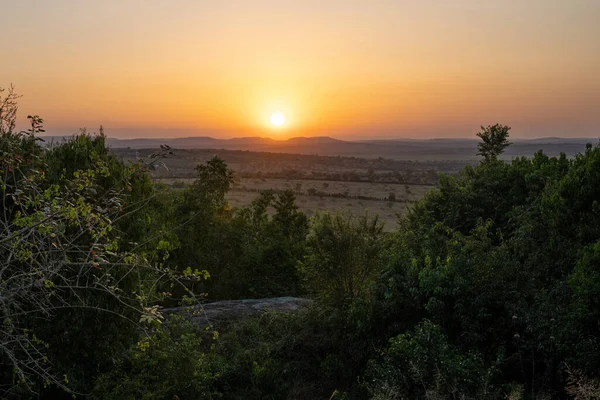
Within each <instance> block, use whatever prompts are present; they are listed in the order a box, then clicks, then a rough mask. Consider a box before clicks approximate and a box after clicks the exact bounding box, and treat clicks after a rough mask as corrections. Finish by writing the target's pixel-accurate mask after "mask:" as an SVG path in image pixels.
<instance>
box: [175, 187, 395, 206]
mask: <svg viewBox="0 0 600 400" xmlns="http://www.w3.org/2000/svg"><path fill="white" fill-rule="evenodd" d="M172 186H173V187H176V188H180V189H181V188H183V187H185V184H183V182H181V183H178V182H174V183H173V184H172ZM269 190H270V191H272V192H273V193H278V194H282V193H284V192H287V191H288V190H289V189H288V190H277V189H269ZM231 191H237V192H249V193H264V192H266V191H265V190H264V189H257V188H249V187H247V186H245V185H242V186H238V187H234V188H233V189H231ZM292 193H294V194H295V195H306V196H316V197H321V198H322V197H333V198H338V199H354V200H374V201H385V202H391V203H404V202H406V200H405V199H399V198H396V194H395V193H390V194H389V195H388V196H386V197H376V196H365V195H351V194H350V192H349V191H346V192H323V191H321V190H317V189H315V188H309V189H308V190H306V191H305V192H304V191H301V190H294V191H292Z"/></svg>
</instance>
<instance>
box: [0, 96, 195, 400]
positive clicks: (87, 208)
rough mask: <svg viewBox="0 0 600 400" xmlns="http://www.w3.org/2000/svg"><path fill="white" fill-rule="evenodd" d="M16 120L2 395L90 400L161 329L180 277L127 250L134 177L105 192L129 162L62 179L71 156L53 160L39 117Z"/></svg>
mask: <svg viewBox="0 0 600 400" xmlns="http://www.w3.org/2000/svg"><path fill="white" fill-rule="evenodd" d="M11 93H12V92H11ZM13 97H14V95H13ZM0 104H3V105H4V106H6V104H9V106H10V107H15V109H16V103H14V104H13V105H10V104H11V103H10V101H9V102H6V101H3V100H2V99H0ZM4 106H3V107H4ZM15 115H16V113H14V112H12V111H11V110H7V109H3V110H2V112H0V118H3V120H2V121H0V126H2V127H3V128H2V132H0V196H1V199H2V200H1V201H0V321H1V324H2V328H1V329H0V392H2V393H1V394H4V392H7V393H8V396H9V397H11V396H17V397H19V395H23V396H24V395H26V394H28V393H30V392H35V391H38V392H39V391H40V390H44V389H45V390H47V391H49V390H56V388H61V389H65V390H67V391H70V392H71V393H85V392H86V391H87V390H89V388H90V386H91V384H92V383H93V382H92V381H93V378H94V376H95V375H96V374H97V373H98V372H100V371H101V370H102V369H110V368H111V367H112V365H110V364H112V363H113V362H114V360H115V359H117V358H118V356H116V355H117V354H119V350H120V349H121V348H127V346H128V344H129V343H131V342H132V341H133V342H135V341H136V340H137V339H138V337H139V334H141V333H143V332H144V331H145V330H146V329H147V328H148V327H150V326H152V325H154V324H156V323H159V322H160V319H161V318H162V316H161V314H160V312H159V311H158V307H159V304H160V301H161V300H162V299H164V296H166V294H165V293H159V292H158V291H157V290H156V288H157V287H160V286H161V284H165V285H166V286H167V287H168V285H169V284H171V283H173V284H174V285H175V284H176V283H178V282H180V277H181V275H180V274H177V273H175V272H173V271H172V270H170V269H168V268H167V267H166V266H165V265H164V259H165V258H164V257H165V256H164V254H163V253H161V252H160V251H158V252H157V251H150V249H146V250H147V251H144V252H141V251H139V246H137V245H135V246H131V248H130V249H128V250H124V248H123V247H124V246H123V243H122V242H121V237H120V233H121V232H119V229H118V222H119V221H120V220H122V219H124V218H127V217H128V216H129V215H130V214H131V213H133V212H135V211H136V210H138V209H139V208H140V207H141V205H140V204H139V203H137V204H130V203H128V200H129V195H128V194H127V193H128V190H127V189H128V188H130V186H131V184H132V183H131V180H130V179H129V178H130V177H131V175H130V174H129V173H125V174H124V175H123V176H121V175H120V176H119V177H118V179H117V180H121V179H122V182H121V183H122V186H115V185H106V183H107V182H108V178H110V176H111V174H112V173H114V172H115V171H123V170H127V168H125V167H124V166H123V164H122V162H121V163H120V164H119V165H118V166H119V168H117V169H116V170H115V169H112V168H111V166H110V165H109V164H108V163H107V162H106V160H105V159H103V158H102V157H91V158H90V159H89V160H87V164H86V165H85V166H82V165H79V166H78V167H77V168H75V169H74V170H73V171H72V172H71V173H70V174H66V173H61V174H54V172H56V171H62V170H64V168H63V167H65V166H66V164H63V165H62V166H60V165H59V163H56V164H55V166H56V167H57V168H56V169H54V167H52V168H51V167H50V164H52V163H54V162H56V161H57V160H58V158H60V157H62V156H61V154H62V155H65V153H64V152H61V151H60V145H59V147H58V149H59V150H58V152H57V153H55V154H54V153H53V150H47V149H43V148H42V147H41V146H39V144H38V143H37V142H38V140H39V138H36V136H35V135H36V134H37V133H39V132H42V131H43V127H42V122H43V120H42V119H41V118H39V117H37V116H35V117H31V118H30V120H31V123H32V127H31V129H30V130H29V131H27V132H15V131H14V126H15V125H14V123H13V121H11V119H12V118H14V116H15ZM91 141H92V140H91V138H90V137H89V136H85V135H84V136H80V137H74V138H72V139H70V141H67V142H65V144H63V145H65V146H71V145H72V144H73V142H76V143H78V144H81V146H82V147H83V148H90V147H93V143H91ZM84 142H85V143H84ZM103 150H105V148H103ZM53 154H54V156H57V157H53ZM69 166H73V165H69ZM130 190H131V189H130ZM142 204H143V202H142ZM127 206H130V208H127ZM132 210H133V211H132ZM148 241H149V240H146V242H148ZM162 246H163V247H164V244H163V245H162ZM156 256H159V257H158V258H157V257H156ZM185 275H188V276H190V277H191V278H192V279H193V277H195V276H198V275H199V274H196V273H194V272H192V271H188V272H187V274H185ZM186 278H187V276H186ZM82 321H87V323H85V322H82ZM90 335H93V336H92V338H90ZM65 349H69V351H65ZM63 394H64V392H63ZM51 397H53V398H56V397H59V394H55V395H51Z"/></svg>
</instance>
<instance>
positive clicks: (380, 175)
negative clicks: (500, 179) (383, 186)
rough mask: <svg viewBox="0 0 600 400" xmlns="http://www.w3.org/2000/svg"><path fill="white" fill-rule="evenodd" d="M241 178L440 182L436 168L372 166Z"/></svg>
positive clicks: (252, 174) (286, 171)
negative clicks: (404, 168)
mask: <svg viewBox="0 0 600 400" xmlns="http://www.w3.org/2000/svg"><path fill="white" fill-rule="evenodd" d="M238 176H239V177H240V178H255V179H302V180H315V181H339V182H361V183H366V182H368V183H399V184H406V185H431V186H434V185H436V184H437V183H438V173H437V171H436V170H434V169H428V170H426V171H411V170H404V171H376V170H374V169H372V168H370V169H368V170H367V171H364V172H357V171H347V172H326V171H301V170H298V169H294V168H286V169H284V170H281V171H265V172H263V171H256V172H248V171H240V172H238Z"/></svg>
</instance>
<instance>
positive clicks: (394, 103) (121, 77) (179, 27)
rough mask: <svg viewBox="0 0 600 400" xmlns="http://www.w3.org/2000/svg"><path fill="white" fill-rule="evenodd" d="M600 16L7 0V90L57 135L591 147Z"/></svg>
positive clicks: (550, 9)
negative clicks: (274, 117)
mask: <svg viewBox="0 0 600 400" xmlns="http://www.w3.org/2000/svg"><path fill="white" fill-rule="evenodd" d="M598 21H600V1H598V0H527V1H523V0H519V1H517V0H502V1H491V0H490V1H483V0H453V1H450V0H429V1H426V0H422V1H409V0H394V1H392V0H370V1H367V0H345V1H341V0H302V1H297V0H289V1H288V0H270V1H267V0H237V1H233V0H205V1H192V0H189V1H182V0H171V1H164V0H160V1H159V0H156V1H154V0H119V1H117V0H106V1H93V0H70V1H67V0H53V1H46V2H37V1H33V0H30V1H27V0H23V1H13V0H0V26H2V27H3V33H2V39H1V40H0V55H1V56H0V57H1V59H0V86H4V87H6V86H8V85H9V84H10V83H13V84H14V85H15V86H16V89H17V91H18V92H19V93H20V94H22V95H23V98H22V99H21V102H20V110H21V113H20V117H21V121H23V119H24V117H25V116H26V115H27V114H31V113H35V114H39V115H41V116H42V117H43V118H45V120H46V127H47V130H48V132H49V133H51V134H69V133H74V132H76V130H77V128H79V127H83V126H86V127H88V128H90V129H92V130H93V129H97V127H98V126H99V125H100V124H103V125H104V126H105V129H106V132H107V134H108V135H110V136H118V137H157V136H160V137H168V136H193V135H208V136H214V137H221V138H227V137H236V136H238V137H239V136H254V135H259V136H270V137H281V138H285V137H290V136H312V135H329V136H334V137H337V138H342V139H344V138H346V139H358V138H361V139H364V138H391V137H412V138H430V137H473V136H474V134H475V132H477V131H478V127H479V125H482V124H485V125H487V124H493V123H496V122H501V123H503V124H508V125H511V126H513V131H511V132H514V133H513V135H514V136H515V137H540V136H577V137H581V136H596V137H597V136H599V135H600V72H599V71H600V23H599V22H598ZM275 111H281V112H283V113H284V114H285V116H286V125H285V126H284V128H280V129H274V128H273V127H272V126H271V124H270V123H269V116H270V115H271V114H272V113H273V112H275Z"/></svg>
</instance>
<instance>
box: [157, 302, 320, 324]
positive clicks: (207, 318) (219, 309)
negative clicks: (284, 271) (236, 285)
mask: <svg viewBox="0 0 600 400" xmlns="http://www.w3.org/2000/svg"><path fill="white" fill-rule="evenodd" d="M312 302H313V301H312V300H310V299H303V298H300V297H274V298H268V299H244V300H225V301H215V302H213V303H205V304H199V305H197V306H195V307H194V308H192V309H190V307H175V308H166V309H164V310H163V312H164V313H165V314H166V315H167V316H168V315H170V314H181V315H184V316H186V319H188V320H190V321H192V322H194V323H195V324H197V325H199V326H203V327H204V326H211V325H212V326H215V327H217V326H220V325H222V324H223V323H227V322H233V321H235V320H239V319H242V318H247V317H253V316H259V315H261V314H263V313H290V312H297V311H299V310H302V309H306V308H307V307H308V306H310V305H311V304H312Z"/></svg>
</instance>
